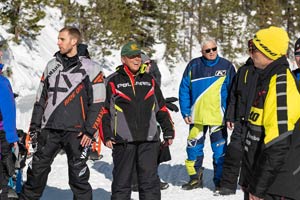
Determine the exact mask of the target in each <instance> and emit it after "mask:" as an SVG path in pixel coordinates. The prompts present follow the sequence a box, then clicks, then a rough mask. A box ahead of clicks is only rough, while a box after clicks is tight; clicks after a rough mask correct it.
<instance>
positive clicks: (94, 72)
mask: <svg viewBox="0 0 300 200" xmlns="http://www.w3.org/2000/svg"><path fill="white" fill-rule="evenodd" d="M104 100H105V84H104V81H103V72H102V69H101V67H100V66H99V64H97V63H96V62H93V61H92V60H90V59H89V56H88V52H87V50H86V46H84V45H79V46H78V54H77V55H76V56H74V57H72V58H67V57H66V56H65V55H62V54H60V53H59V52H57V53H56V54H55V58H54V59H52V60H51V61H49V63H48V64H47V66H46V69H45V71H44V73H43V76H42V78H41V82H40V86H39V89H38V92H37V96H36V102H35V104H34V108H33V113H32V119H31V124H30V131H32V130H35V129H38V128H47V129H56V130H65V131H74V132H81V131H82V132H83V133H84V134H87V135H89V136H93V134H94V133H95V132H96V130H97V129H98V127H99V123H100V122H101V119H100V118H101V114H100V112H101V108H102V106H103V102H104Z"/></svg>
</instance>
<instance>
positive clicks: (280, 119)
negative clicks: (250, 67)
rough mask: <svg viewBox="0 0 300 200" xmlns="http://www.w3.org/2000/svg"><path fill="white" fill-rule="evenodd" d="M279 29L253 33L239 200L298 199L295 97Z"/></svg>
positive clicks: (299, 133) (299, 109) (299, 107)
mask: <svg viewBox="0 0 300 200" xmlns="http://www.w3.org/2000/svg"><path fill="white" fill-rule="evenodd" d="M288 42H289V37H288V35H287V33H286V31H285V30H283V29H282V28H278V27H274V26H271V27H269V28H266V29H262V30H259V31H258V32H257V33H256V35H255V36H254V38H253V47H252V49H251V58H252V60H253V62H254V65H255V67H257V68H259V69H261V70H259V78H258V82H257V84H256V90H255V94H254V101H253V102H252V107H251V111H250V115H249V126H248V128H249V130H248V133H247V136H246V140H245V149H244V158H243V163H242V170H241V177H240V182H239V183H240V185H241V186H242V188H243V189H244V192H245V200H246V199H247V200H248V199H249V200H262V199H264V200H271V199H272V200H276V199H278V200H280V199H289V200H290V199H299V197H300V189H299V188H300V181H299V180H300V168H299V166H300V159H299V158H300V128H299V117H300V104H299V101H300V95H299V85H297V82H296V80H295V77H294V76H293V75H292V72H291V71H290V69H289V63H288V61H287V59H286V56H285V55H286V52H287V49H288Z"/></svg>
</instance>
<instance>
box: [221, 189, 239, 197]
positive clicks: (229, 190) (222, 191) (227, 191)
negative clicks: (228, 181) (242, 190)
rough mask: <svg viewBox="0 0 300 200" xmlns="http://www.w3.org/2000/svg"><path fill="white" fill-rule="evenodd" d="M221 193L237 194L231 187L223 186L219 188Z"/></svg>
mask: <svg viewBox="0 0 300 200" xmlns="http://www.w3.org/2000/svg"><path fill="white" fill-rule="evenodd" d="M219 194H220V195H223V196H225V195H232V194H235V190H232V189H229V188H225V187H221V188H220V189H219Z"/></svg>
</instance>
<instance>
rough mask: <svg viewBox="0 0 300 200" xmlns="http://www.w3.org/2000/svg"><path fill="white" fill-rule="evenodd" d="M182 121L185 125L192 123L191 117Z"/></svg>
mask: <svg viewBox="0 0 300 200" xmlns="http://www.w3.org/2000/svg"><path fill="white" fill-rule="evenodd" d="M184 121H185V123H186V124H191V123H192V117H191V116H187V117H185V118H184Z"/></svg>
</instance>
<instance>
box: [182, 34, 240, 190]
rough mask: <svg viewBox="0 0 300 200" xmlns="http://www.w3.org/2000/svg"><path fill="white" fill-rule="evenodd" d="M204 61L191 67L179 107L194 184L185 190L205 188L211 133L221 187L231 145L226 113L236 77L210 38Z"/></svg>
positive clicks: (216, 177)
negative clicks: (207, 138) (207, 142)
mask: <svg viewBox="0 0 300 200" xmlns="http://www.w3.org/2000/svg"><path fill="white" fill-rule="evenodd" d="M201 48H202V57H198V58H195V59H193V60H191V61H190V62H189V64H188V65H187V67H186V69H185V71H184V74H183V77H182V81H181V83H180V88H179V104H180V109H181V114H182V116H183V118H184V121H185V123H186V124H188V125H189V126H190V131H189V136H188V139H187V149H186V150H187V155H188V158H187V160H186V161H185V165H186V169H187V172H188V174H189V176H190V181H189V182H188V183H186V184H184V185H182V189H184V190H191V189H195V188H199V187H203V184H202V174H203V167H202V163H203V157H204V153H203V148H204V140H205V136H206V133H207V132H209V136H210V141H211V147H212V150H213V152H214V153H213V166H214V178H213V181H214V184H215V187H216V190H217V189H218V188H219V186H220V179H221V175H222V165H223V161H224V153H225V150H226V143H227V130H226V127H225V126H224V121H223V118H224V111H225V109H226V101H227V96H228V91H229V88H230V85H231V82H232V79H233V77H234V75H235V68H234V66H233V65H232V63H231V62H229V61H228V60H226V59H224V58H221V57H219V56H218V51H217V50H218V48H217V44H216V42H215V40H213V39H212V38H207V39H205V40H204V41H203V43H202V44H201Z"/></svg>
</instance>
